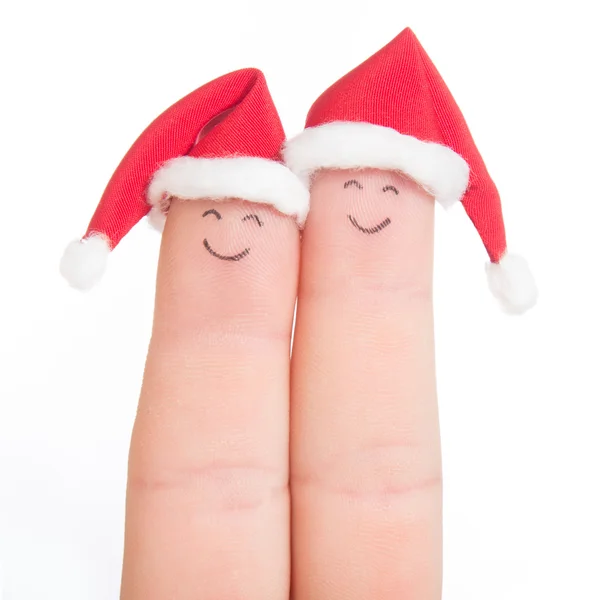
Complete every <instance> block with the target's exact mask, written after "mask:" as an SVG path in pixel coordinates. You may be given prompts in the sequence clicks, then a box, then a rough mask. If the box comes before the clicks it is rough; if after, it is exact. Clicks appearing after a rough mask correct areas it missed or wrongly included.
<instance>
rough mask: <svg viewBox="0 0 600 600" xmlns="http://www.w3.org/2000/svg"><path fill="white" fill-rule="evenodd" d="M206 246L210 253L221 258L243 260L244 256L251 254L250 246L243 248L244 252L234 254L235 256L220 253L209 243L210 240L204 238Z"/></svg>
mask: <svg viewBox="0 0 600 600" xmlns="http://www.w3.org/2000/svg"><path fill="white" fill-rule="evenodd" d="M204 247H205V248H206V249H207V250H208V252H209V254H212V255H213V256H214V257H216V258H218V259H220V260H234V261H237V260H242V258H245V257H246V256H248V254H250V248H246V249H245V250H243V251H242V252H240V253H239V254H234V255H233V256H224V255H223V254H219V253H218V252H215V251H214V250H213V249H212V248H211V247H210V244H209V243H208V240H207V239H205V240H204Z"/></svg>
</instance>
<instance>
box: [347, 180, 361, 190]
mask: <svg viewBox="0 0 600 600" xmlns="http://www.w3.org/2000/svg"><path fill="white" fill-rule="evenodd" d="M351 185H355V186H356V187H357V188H358V189H359V190H362V189H363V186H362V185H360V183H358V181H356V179H350V181H346V183H345V184H344V189H346V188H349V187H350V186H351Z"/></svg>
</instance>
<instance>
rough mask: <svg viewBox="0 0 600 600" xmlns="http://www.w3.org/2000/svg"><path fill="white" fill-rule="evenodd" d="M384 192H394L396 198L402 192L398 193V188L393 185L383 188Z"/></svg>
mask: <svg viewBox="0 0 600 600" xmlns="http://www.w3.org/2000/svg"><path fill="white" fill-rule="evenodd" d="M383 191H384V192H394V194H396V196H397V195H398V194H399V193H400V192H398V188H397V187H395V186H393V185H386V186H385V187H384V188H383Z"/></svg>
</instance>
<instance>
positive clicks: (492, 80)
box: [0, 0, 600, 600]
mask: <svg viewBox="0 0 600 600" xmlns="http://www.w3.org/2000/svg"><path fill="white" fill-rule="evenodd" d="M592 7H593V3H592V2H589V0H572V1H571V2H569V3H557V2H551V1H548V0H545V1H541V0H539V1H531V0H530V1H527V0H504V1H503V2H501V3H492V2H482V1H481V0H452V1H451V2H450V1H448V0H439V1H433V0H421V1H419V2H411V3H408V2H403V1H402V0H396V1H394V2H391V1H389V0H370V1H369V2H365V3H358V2H350V1H348V0H345V1H342V0H304V1H302V2H287V1H284V0H255V1H253V2H250V1H247V0H229V2H219V1H211V2H205V1H203V0H195V1H184V0H170V1H166V0H164V1H163V2H154V1H151V0H145V1H142V0H139V1H136V0H105V1H104V2H96V3H92V2H81V1H67V0H54V1H52V2H47V1H41V0H38V1H30V2H10V3H9V2H6V3H3V4H2V9H1V13H0V23H1V25H0V27H1V35H0V56H1V57H2V58H1V59H0V60H1V64H2V67H1V68H2V78H1V80H2V89H3V91H2V94H1V96H0V106H1V110H0V152H1V156H0V173H1V181H2V206H3V209H2V226H1V234H0V266H1V280H0V281H1V283H0V286H1V287H0V564H1V567H0V578H1V579H2V580H3V587H4V596H3V600H6V599H9V600H38V599H40V598H44V599H45V600H54V599H57V600H58V599H60V600H84V599H86V600H87V599H90V600H96V599H98V600H100V599H116V598H117V597H118V588H119V577H120V560H121V552H122V531H123V511H124V486H125V477H126V460H127V451H128V438H129V434H130V429H131V425H132V421H133V418H134V413H135V407H136V402H137V395H138V390H139V386H140V381H141V377H142V369H143V363H144V359H145V352H146V346H147V343H148V339H149V335H150V325H151V316H152V308H153V306H152V304H153V284H154V276H155V269H156V259H157V253H158V246H159V238H158V236H157V234H155V233H154V232H152V231H151V230H150V229H149V227H147V226H146V225H145V224H141V225H139V226H137V227H136V228H135V229H134V231H132V232H131V233H130V234H129V235H128V236H127V237H126V239H125V240H124V241H123V242H122V244H121V245H120V246H119V248H118V250H117V251H116V252H115V253H114V255H113V256H112V257H111V260H110V267H109V272H108V274H107V276H106V277H105V279H104V281H103V283H102V284H101V285H100V287H98V288H97V289H96V290H95V291H93V292H92V293H90V294H87V295H80V294H78V293H77V292H74V291H73V290H71V289H69V288H68V287H67V285H66V284H65V283H64V282H63V281H62V280H61V279H60V278H59V276H58V272H57V264H58V260H59V257H60V255H61V252H62V249H63V246H64V245H65V243H66V242H67V241H69V240H70V239H72V238H73V237H76V236H78V235H81V234H83V232H84V230H85V227H86V225H87V222H88V220H89V218H90V217H91V214H92V212H93V209H94V208H95V205H96V203H97V201H98V199H99V197H100V195H101V193H102V190H103V188H104V185H105V184H106V182H107V180H108V178H109V176H110V175H111V173H112V171H113V169H114V168H115V166H116V165H117V163H118V162H119V160H120V159H121V157H122V155H123V154H124V153H125V151H126V150H127V149H128V147H129V145H130V144H131V143H132V142H133V140H134V139H135V138H136V137H137V135H138V134H139V133H140V132H141V131H142V129H143V128H144V127H145V126H146V125H147V124H148V123H149V122H150V121H151V120H152V119H153V118H154V117H155V116H157V115H158V114H159V113H160V112H161V111H162V110H164V109H165V108H166V107H167V106H169V105H170V104H171V103H173V102H174V101H176V100H178V99H179V98H180V97H181V96H183V95H185V94H187V93H188V92H189V91H191V90H193V89H195V88H196V87H198V86H199V85H201V84H202V83H204V82H206V81H209V80H210V79H212V78H214V77H216V76H218V75H221V74H223V73H226V72H229V71H231V70H234V69H238V68H241V67H246V66H257V67H260V68H262V69H263V70H264V72H265V73H266V75H267V79H268V81H269V84H270V88H271V91H272V93H273V96H274V98H275V101H276V103H277V104H278V106H279V109H280V112H281V116H282V119H283V122H284V125H285V127H286V129H287V131H288V133H289V134H294V133H296V132H298V131H299V130H300V129H301V128H302V126H303V119H304V116H305V114H306V111H307V110H308V108H309V106H310V104H311V103H312V101H313V100H314V99H315V98H316V97H317V96H318V95H319V94H320V93H321V91H323V90H324V89H325V88H326V87H327V86H328V85H329V84H331V83H332V82H333V81H334V80H336V79H337V78H338V77H339V76H341V75H343V74H344V73H346V72H347V71H348V70H349V69H351V68H352V67H354V66H356V65H357V64H358V63H359V62H361V61H362V60H364V59H365V58H367V57H368V56H369V55H370V54H372V53H373V52H375V51H376V50H377V49H379V47H381V46H382V45H384V44H385V43H387V42H388V41H389V40H390V39H391V38H393V37H394V36H395V35H396V34H397V33H399V32H400V30H401V29H403V28H404V27H405V26H407V25H408V26H411V27H412V28H413V30H414V31H415V33H416V34H417V36H418V37H419V38H420V40H421V42H422V43H423V45H424V46H425V48H426V50H427V51H428V53H429V54H430V56H431V57H432V58H433V60H434V62H435V63H436V65H437V66H438V68H439V70H440V71H441V73H442V75H443V76H444V77H445V79H446V81H447V83H448V84H449V86H450V88H451V90H452V91H453V93H454V95H455V97H456V98H457V100H458V102H459V104H460V105H461V107H462V109H463V111H464V113H465V115H466V116H467V120H468V122H469V124H470V126H471V129H472V131H473V133H474V136H475V138H476V140H477V143H478V145H479V147H480V150H481V151H482V154H483V156H484V158H485V159H486V162H487V164H488V168H489V169H490V171H491V173H492V174H493V176H494V178H495V180H496V183H497V184H498V187H499V188H500V191H501V193H502V195H503V202H504V211H505V218H506V222H507V229H508V236H509V244H510V246H511V247H512V249H513V250H515V251H518V252H521V253H522V254H525V255H526V256H527V257H528V259H529V261H530V265H531V267H532V269H533V270H534V272H535V274H536V276H537V280H538V284H539V288H540V290H541V296H540V301H539V304H538V306H537V307H536V308H535V309H534V310H533V311H532V312H531V313H529V314H527V315H526V316H524V317H520V318H519V317H516V318H515V317H508V316H505V315H503V314H502V313H501V311H500V310H499V309H498V308H497V306H496V304H495V302H494V300H493V299H492V298H491V297H490V296H489V294H488V292H487V288H486V282H485V277H484V273H483V268H482V265H483V263H484V261H485V258H486V257H485V253H484V250H483V247H482V244H481V242H480V240H479V239H478V237H477V235H476V233H475V231H474V229H473V227H472V225H471V224H470V222H469V221H468V219H467V217H466V216H465V214H464V211H463V210H462V208H461V207H460V206H458V207H456V208H455V209H454V210H453V211H451V212H450V213H443V212H441V211H440V213H439V215H438V217H439V218H438V223H437V255H436V260H437V263H436V280H435V282H436V335H437V356H438V379H439V401H440V411H441V422H442V436H443V449H444V470H445V591H444V598H445V600H471V599H472V600H480V599H483V598H485V599H486V600H500V599H508V598H510V599H511V600H530V599H532V598H544V599H545V600H554V599H561V600H564V599H565V598H577V599H578V600H598V599H599V598H600V578H599V577H598V574H599V571H600V514H599V513H600V508H599V507H600V481H599V480H600V469H599V467H598V462H599V460H600V435H598V430H599V426H600V418H599V417H600V408H599V405H600V382H599V381H598V375H597V369H598V362H599V360H598V359H599V358H600V352H599V350H598V339H599V336H600V319H599V316H598V315H599V310H598V306H599V304H600V291H599V287H598V273H599V269H598V244H597V235H596V232H597V229H598V226H599V223H600V193H599V192H598V172H599V164H600V155H599V152H598V142H597V140H598V138H599V137H600V121H599V118H598V113H599V110H598V109H599V107H600V94H599V90H598V80H599V78H600V68H599V65H598V57H599V56H600V42H599V41H598V39H599V38H598V35H597V19H596V17H595V16H594V15H593V14H592V11H593V8H592ZM365 600H368V599H365Z"/></svg>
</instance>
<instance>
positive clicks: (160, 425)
mask: <svg viewBox="0 0 600 600" xmlns="http://www.w3.org/2000/svg"><path fill="white" fill-rule="evenodd" d="M298 245H299V241H298V232H297V228H296V226H295V224H294V222H293V220H292V219H290V218H287V217H284V216H281V215H279V214H278V213H276V212H274V211H273V210H272V209H270V208H267V207H266V206H262V205H257V204H251V203H245V202H242V201H239V200H235V201H229V202H219V203H216V202H210V201H193V202H178V201H175V202H174V203H173V205H172V206H171V208H170V211H169V217H168V219H167V224H166V228H165V232H164V237H163V244H162V249H161V256H160V263H159V273H158V286H157V296H156V311H155V321H154V328H153V335H152V340H151V343H150V349H149V354H148V360H147V365H146V372H145V376H144V383H143V387H142V393H141V398H140V403H139V409H138V414H137V417H136V421H135V426H134V431H133V436H132V442H131V451H130V461H129V477H128V489H127V516H126V535H125V558H124V568H123V581H122V598H123V599H124V600H138V599H139V600H142V599H143V600H165V599H166V598H177V600H186V599H193V600H202V599H204V598H211V599H213V598H242V597H243V598H246V599H248V600H252V599H256V600H271V599H273V600H287V598H288V594H289V560H290V559H289V493H288V444H289V435H288V419H289V348H290V337H291V326H292V317H293V310H294V302H295V297H296V286H297V270H298V260H299V248H298Z"/></svg>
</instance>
